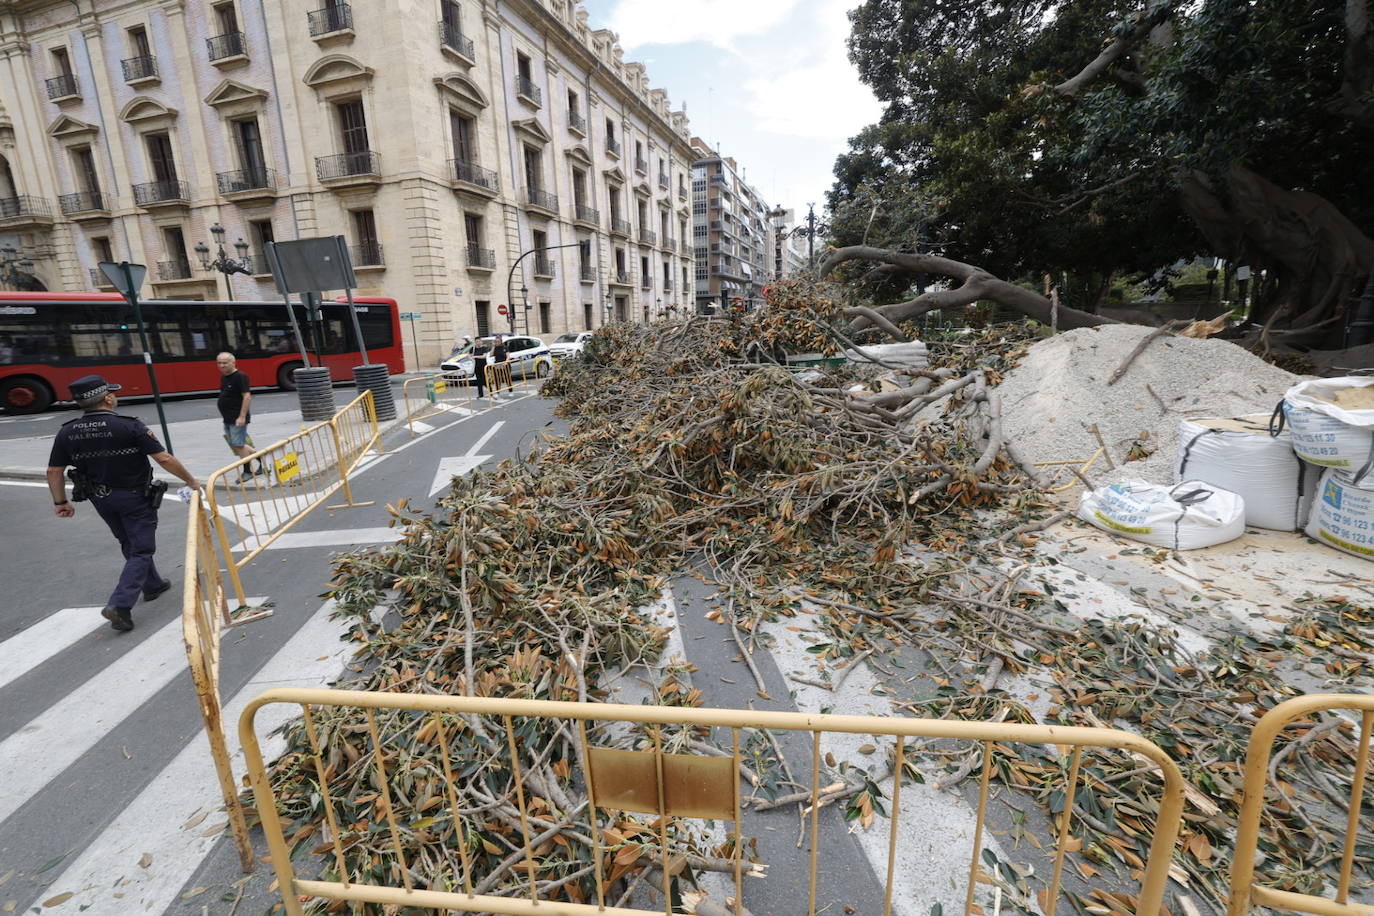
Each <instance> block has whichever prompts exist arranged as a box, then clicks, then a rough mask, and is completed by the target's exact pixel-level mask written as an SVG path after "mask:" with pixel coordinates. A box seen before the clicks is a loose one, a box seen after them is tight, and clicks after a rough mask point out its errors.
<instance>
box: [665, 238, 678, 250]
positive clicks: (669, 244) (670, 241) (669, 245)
mask: <svg viewBox="0 0 1374 916" xmlns="http://www.w3.org/2000/svg"><path fill="white" fill-rule="evenodd" d="M662 247H663V248H666V249H668V250H669V251H672V250H673V249H674V248H676V247H677V239H675V238H671V237H669V236H666V235H665V236H664V237H663V245H662Z"/></svg>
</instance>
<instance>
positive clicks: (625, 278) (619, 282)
mask: <svg viewBox="0 0 1374 916" xmlns="http://www.w3.org/2000/svg"><path fill="white" fill-rule="evenodd" d="M611 284H612V285H613V286H629V285H630V272H629V271H627V270H614V271H612V272H611Z"/></svg>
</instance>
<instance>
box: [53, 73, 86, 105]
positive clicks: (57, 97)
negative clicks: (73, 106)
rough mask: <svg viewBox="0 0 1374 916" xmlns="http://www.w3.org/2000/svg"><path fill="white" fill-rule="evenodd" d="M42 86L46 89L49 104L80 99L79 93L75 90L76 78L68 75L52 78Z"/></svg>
mask: <svg viewBox="0 0 1374 916" xmlns="http://www.w3.org/2000/svg"><path fill="white" fill-rule="evenodd" d="M44 85H46V86H47V88H48V101H50V102H61V101H65V100H67V99H75V98H80V97H81V93H80V92H79V91H78V89H77V82H76V77H75V76H73V75H72V74H70V73H64V74H62V75H61V76H54V77H53V78H52V79H50V80H48V81H47V82H46V83H45V84H44Z"/></svg>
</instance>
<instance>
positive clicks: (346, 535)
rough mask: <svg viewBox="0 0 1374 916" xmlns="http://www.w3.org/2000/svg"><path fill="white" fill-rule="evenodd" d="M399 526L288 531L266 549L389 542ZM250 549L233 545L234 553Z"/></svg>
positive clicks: (350, 545)
mask: <svg viewBox="0 0 1374 916" xmlns="http://www.w3.org/2000/svg"><path fill="white" fill-rule="evenodd" d="M402 533H403V532H402V529H400V528H347V529H344V530H342V531H288V532H287V533H286V534H283V535H282V536H281V537H279V538H277V539H276V540H275V541H273V542H272V543H270V544H268V545H267V547H266V548H265V549H267V550H293V549H298V548H301V547H358V546H362V545H364V544H391V543H394V542H396V541H398V540H400V538H401V534H402ZM248 549H250V545H249V544H248V542H244V543H242V544H239V545H237V546H235V547H234V553H239V552H241V551H245V550H248Z"/></svg>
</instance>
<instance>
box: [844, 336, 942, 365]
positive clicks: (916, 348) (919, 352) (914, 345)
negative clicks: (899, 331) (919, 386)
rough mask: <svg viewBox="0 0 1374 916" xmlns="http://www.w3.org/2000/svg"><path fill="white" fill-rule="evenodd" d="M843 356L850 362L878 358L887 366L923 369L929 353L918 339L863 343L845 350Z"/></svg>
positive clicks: (928, 361) (863, 361)
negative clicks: (855, 348)
mask: <svg viewBox="0 0 1374 916" xmlns="http://www.w3.org/2000/svg"><path fill="white" fill-rule="evenodd" d="M844 355H845V358H846V359H848V360H849V361H850V362H851V363H868V364H869V365H872V361H873V360H875V359H880V360H882V361H883V362H884V363H886V364H887V365H888V366H902V367H904V368H907V369H924V368H926V366H928V365H930V354H929V352H928V351H927V350H926V345H925V344H924V343H922V342H921V341H919V340H910V341H907V342H905V343H886V344H865V345H864V346H863V347H861V348H860V349H859V351H855V350H845V351H844Z"/></svg>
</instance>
